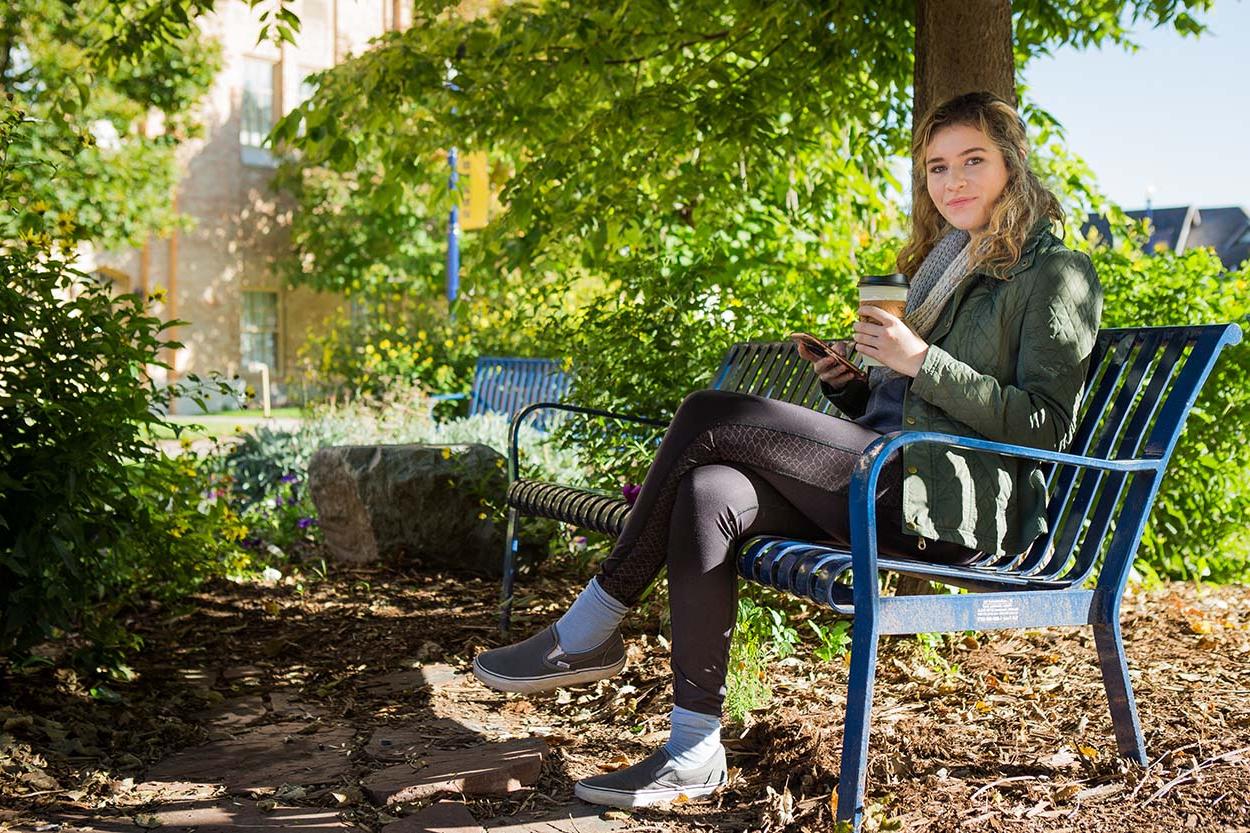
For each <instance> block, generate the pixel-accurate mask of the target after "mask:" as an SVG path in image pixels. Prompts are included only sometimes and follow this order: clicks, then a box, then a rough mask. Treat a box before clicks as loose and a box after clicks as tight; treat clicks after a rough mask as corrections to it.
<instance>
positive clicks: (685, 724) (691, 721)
mask: <svg viewBox="0 0 1250 833" xmlns="http://www.w3.org/2000/svg"><path fill="white" fill-rule="evenodd" d="M671 720H672V725H673V728H675V729H676V728H678V727H680V728H682V729H695V730H700V731H703V732H716V733H718V734H719V733H720V715H716V714H703V713H702V712H696V711H691V710H690V709H683V708H682V707H681V706H673V714H672V717H671Z"/></svg>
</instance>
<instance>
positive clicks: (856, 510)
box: [849, 431, 1163, 617]
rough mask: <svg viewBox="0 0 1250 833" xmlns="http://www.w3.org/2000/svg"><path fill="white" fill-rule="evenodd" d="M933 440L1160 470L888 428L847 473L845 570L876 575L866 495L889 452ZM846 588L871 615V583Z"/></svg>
mask: <svg viewBox="0 0 1250 833" xmlns="http://www.w3.org/2000/svg"><path fill="white" fill-rule="evenodd" d="M920 443H933V444H937V445H943V446H947V447H949V448H959V449H964V450H967V451H985V452H991V453H994V454H1002V455H1005V456H1008V457H1019V458H1023V459H1027V460H1037V461H1040V462H1048V463H1057V464H1059V465H1064V466H1079V467H1081V468H1090V469H1101V470H1103V471H1110V472H1120V473H1123V474H1130V473H1133V472H1156V473H1159V472H1161V471H1162V470H1163V461H1162V460H1161V459H1159V458H1157V457H1141V458H1122V459H1111V460H1109V459H1104V458H1102V457H1088V456H1084V455H1080V454H1066V453H1064V452H1061V451H1051V450H1049V449H1045V448H1034V447H1032V446H1027V445H1013V444H1011V443H999V442H993V441H991V440H982V439H978V438H975V437H963V436H960V435H958V434H942V433H938V432H935V431H894V432H891V433H889V434H883V435H882V436H881V437H879V438H877V439H876V440H873V442H872V443H871V444H870V445H869V446H868V447H867V448H866V449H864V453H863V456H861V457H860V458H859V461H858V462H857V463H856V464H855V471H854V472H853V473H852V474H851V489H850V496H849V499H850V510H851V569H852V570H853V571H854V574H855V575H856V576H876V575H877V507H876V504H875V502H874V501H872V500H870V496H872V495H875V494H876V493H877V480H878V478H879V477H880V474H881V469H882V468H883V467H884V466H885V461H886V460H887V459H888V458H889V457H890V455H891V454H892V453H893V452H895V451H897V450H899V449H902V448H903V447H904V446H908V445H917V444H920ZM852 592H853V594H854V599H855V612H856V615H857V616H858V615H859V614H860V612H861V611H865V612H866V611H869V610H871V614H870V615H872V616H874V617H875V616H876V612H877V606H878V600H879V595H878V592H877V582H876V581H875V580H874V581H856V582H855V583H854V586H853V589H852Z"/></svg>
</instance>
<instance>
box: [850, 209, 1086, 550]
mask: <svg viewBox="0 0 1250 833" xmlns="http://www.w3.org/2000/svg"><path fill="white" fill-rule="evenodd" d="M1102 302H1103V295H1102V286H1101V285H1100V284H1099V282H1098V277H1097V275H1095V274H1094V268H1093V266H1092V265H1091V264H1090V261H1089V258H1088V257H1086V256H1085V255H1084V254H1081V253H1079V252H1074V251H1072V250H1071V249H1068V248H1067V247H1066V246H1064V245H1063V243H1062V241H1060V240H1059V238H1057V237H1055V235H1054V234H1052V233H1051V232H1050V230H1049V223H1048V222H1043V223H1039V224H1038V226H1037V227H1036V228H1035V229H1034V230H1033V233H1032V234H1031V235H1030V236H1029V239H1028V242H1027V243H1026V245H1025V248H1024V250H1023V252H1022V253H1021V257H1020V260H1019V262H1018V263H1017V264H1016V265H1015V266H1014V267H1012V268H1011V270H1009V272H1008V274H1007V278H1006V279H1000V278H995V277H992V276H990V275H988V274H983V273H974V274H973V275H971V276H969V277H968V278H967V279H966V280H964V282H963V283H962V284H960V286H959V288H958V289H957V290H956V292H955V294H954V296H952V298H951V300H950V302H949V303H948V304H947V305H946V308H945V309H944V310H943V311H942V315H941V317H940V318H939V319H938V322H937V324H936V325H935V327H934V329H933V331H932V332H931V333H930V334H929V338H928V339H927V340H928V342H929V352H928V355H927V356H926V357H925V360H924V364H923V365H922V366H921V368H920V372H919V373H917V374H916V378H915V379H913V380H912V383H911V386H910V388H909V390H908V392H907V394H906V396H905V397H904V400H903V429H904V430H906V431H939V432H942V433H947V434H960V435H962V436H966V437H979V438H984V439H987V440H993V441H995V442H1003V443H1014V444H1017V445H1027V446H1033V447H1036V448H1044V449H1048V450H1051V451H1055V450H1059V449H1063V448H1065V447H1066V446H1067V444H1068V443H1069V442H1070V441H1071V439H1072V434H1073V432H1074V431H1075V430H1076V425H1075V412H1076V408H1077V406H1078V404H1079V403H1080V399H1081V394H1082V387H1083V385H1084V381H1085V374H1086V371H1087V370H1088V368H1089V357H1090V353H1091V352H1092V351H1093V347H1094V339H1095V337H1096V335H1097V333H1098V324H1099V321H1100V320H1101V317H1102ZM829 398H830V399H831V400H832V401H833V403H834V405H836V406H837V407H838V408H839V409H840V410H842V411H843V412H844V413H847V414H849V415H852V416H859V415H862V414H863V413H864V409H865V408H866V406H867V401H868V387H867V385H866V384H864V383H852V384H851V385H848V386H847V387H845V388H843V389H842V390H841V391H830V392H829ZM903 470H904V474H903V526H904V528H905V529H906V530H908V531H909V532H911V533H914V534H916V535H919V536H922V537H925V538H930V539H940V540H943V541H953V542H956V543H959V544H963V545H964V546H966V547H972V548H975V549H978V550H981V551H983V552H989V553H996V554H999V555H1005V554H1012V553H1019V552H1023V551H1024V550H1025V549H1027V548H1028V546H1029V544H1031V543H1032V542H1033V540H1034V539H1036V538H1037V536H1039V535H1041V534H1043V533H1044V532H1046V514H1045V512H1046V484H1045V479H1044V478H1043V476H1042V473H1041V471H1039V470H1038V468H1037V466H1036V465H1035V464H1033V463H1031V462H1030V461H1028V460H1019V459H1016V458H1012V457H1004V456H1001V455H998V454H989V453H985V452H971V451H955V450H950V449H947V448H945V447H943V446H939V445H933V444H929V443H923V444H916V445H910V446H907V447H906V448H904V449H903Z"/></svg>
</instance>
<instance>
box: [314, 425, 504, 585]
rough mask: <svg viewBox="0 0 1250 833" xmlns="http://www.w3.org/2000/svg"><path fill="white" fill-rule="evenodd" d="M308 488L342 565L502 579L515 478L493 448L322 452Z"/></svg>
mask: <svg viewBox="0 0 1250 833" xmlns="http://www.w3.org/2000/svg"><path fill="white" fill-rule="evenodd" d="M308 485H309V490H310V492H311V494H312V499H313V503H315V504H316V506H317V515H318V520H319V523H320V525H321V530H322V532H323V534H324V535H325V543H326V548H327V549H328V550H329V551H330V553H331V554H332V555H333V556H334V558H336V559H338V560H340V561H348V562H357V563H361V562H369V561H376V560H378V559H388V560H389V559H414V560H419V561H422V562H424V563H429V564H434V565H440V566H448V567H455V568H458V569H466V570H470V571H472V572H476V573H481V574H485V575H490V576H498V575H500V568H501V564H500V559H501V558H502V556H503V542H504V527H505V524H504V516H503V512H502V511H501V509H500V507H501V506H502V505H503V499H504V492H505V491H506V490H507V488H508V477H507V469H506V460H505V459H504V457H503V455H502V454H500V453H499V452H497V451H495V450H494V449H492V448H490V447H489V446H485V445H477V444H466V445H350V446H334V447H330V448H322V449H319V450H318V451H317V452H316V453H315V454H314V455H313V457H312V460H311V461H310V462H309V464H308Z"/></svg>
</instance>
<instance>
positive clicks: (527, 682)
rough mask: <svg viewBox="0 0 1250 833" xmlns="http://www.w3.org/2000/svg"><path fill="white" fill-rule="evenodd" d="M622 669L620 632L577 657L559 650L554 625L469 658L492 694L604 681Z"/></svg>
mask: <svg viewBox="0 0 1250 833" xmlns="http://www.w3.org/2000/svg"><path fill="white" fill-rule="evenodd" d="M624 667H625V643H624V642H623V641H622V640H621V632H620V630H614V631H612V635H611V636H609V637H608V638H607V639H605V640H604V641H603V642H602V643H601V644H600V645H599V646H597V647H595V648H591V649H590V650H589V651H585V652H583V653H580V654H569V653H566V652H565V651H564V649H563V648H561V647H560V641H559V640H558V639H557V638H556V628H555V625H551V626H550V627H548V628H546V629H545V630H542V631H539V632H538V633H536V634H534V635H533V636H531V637H530V638H529V639H526V640H524V641H523V642H517V643H516V644H515V645H507V646H505V647H503V648H494V649H492V650H489V651H483V652H482V653H480V654H478V655H477V656H476V657H474V658H473V676H475V677H477V678H478V679H479V680H481V681H482V682H483V683H485V684H486V685H488V686H490V687H491V688H493V689H495V690H496V691H519V692H521V693H523V694H533V693H535V692H538V691H551V690H552V689H554V688H563V687H564V686H570V685H581V684H582V683H593V682H594V681H595V680H606V679H607V678H608V677H612V676H615V675H616V674H618V673H619V672H620V670H621V669H622V668H624Z"/></svg>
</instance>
